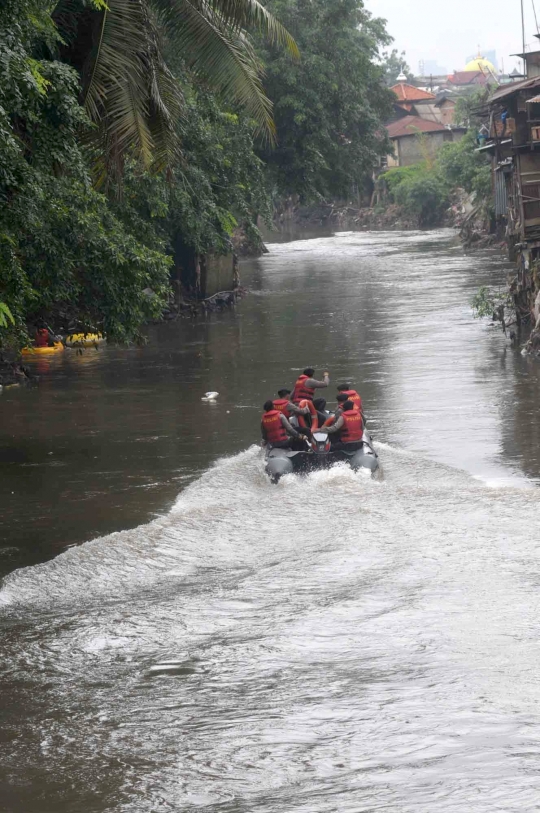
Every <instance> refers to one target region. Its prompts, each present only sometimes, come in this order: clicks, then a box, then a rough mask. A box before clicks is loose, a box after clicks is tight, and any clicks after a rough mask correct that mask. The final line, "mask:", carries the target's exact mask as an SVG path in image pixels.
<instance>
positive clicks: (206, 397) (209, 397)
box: [201, 392, 219, 401]
mask: <svg viewBox="0 0 540 813" xmlns="http://www.w3.org/2000/svg"><path fill="white" fill-rule="evenodd" d="M218 395H219V392H205V394H204V395H203V397H202V398H201V401H215V400H216V398H217V397H218Z"/></svg>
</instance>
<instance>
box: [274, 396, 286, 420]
mask: <svg viewBox="0 0 540 813" xmlns="http://www.w3.org/2000/svg"><path fill="white" fill-rule="evenodd" d="M272 403H273V404H274V409H277V410H278V412H283V414H284V415H285V417H286V418H289V417H290V415H289V410H288V409H287V404H288V403H289V399H288V398H276V400H275V401H272Z"/></svg>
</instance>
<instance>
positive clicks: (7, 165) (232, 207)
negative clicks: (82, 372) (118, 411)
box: [0, 0, 267, 347]
mask: <svg viewBox="0 0 540 813" xmlns="http://www.w3.org/2000/svg"><path fill="white" fill-rule="evenodd" d="M0 25H1V27H2V30H3V37H2V40H1V42H0V197H1V200H2V204H3V205H2V210H1V213H0V299H1V300H2V301H4V302H5V303H6V305H7V306H8V307H9V308H10V310H11V312H12V313H13V316H14V319H15V325H14V326H11V325H6V326H4V329H3V331H2V337H1V338H0V341H1V342H2V344H3V346H4V347H5V346H8V345H9V344H12V345H13V346H17V345H18V346H20V345H21V344H23V343H25V342H26V341H28V335H27V329H30V332H31V331H32V326H33V325H34V324H35V323H36V321H37V320H38V319H39V318H45V320H46V321H47V323H48V324H50V325H52V326H53V327H54V329H55V330H68V329H72V328H76V329H91V330H96V329H97V330H102V331H104V332H105V333H107V335H108V337H109V338H111V339H113V340H114V339H116V340H121V341H125V340H131V339H137V338H138V337H139V336H140V328H141V326H142V325H143V324H144V323H145V322H146V321H148V320H149V319H153V318H158V317H159V316H160V314H161V312H162V310H163V307H164V306H165V305H166V303H167V301H168V298H169V296H170V290H171V289H170V271H171V267H172V265H173V259H172V257H173V256H177V255H178V251H177V248H178V244H179V243H181V246H182V248H183V249H184V251H185V250H191V251H192V252H199V253H202V252H205V251H217V252H220V251H222V252H224V251H226V250H228V249H230V235H231V232H232V229H233V227H234V226H235V224H236V223H237V222H242V221H243V220H246V221H247V222H248V223H249V224H251V223H252V222H253V219H254V217H255V216H256V214H257V213H259V212H262V213H263V214H264V213H265V211H266V206H267V204H266V198H265V195H264V183H263V179H262V170H261V164H260V160H259V159H258V158H257V157H256V156H255V154H254V152H253V142H252V126H251V123H250V122H249V121H247V120H246V119H245V118H242V117H241V116H240V115H238V114H236V113H235V114H232V113H228V112H224V110H223V109H222V107H221V106H220V104H219V103H218V102H217V100H216V99H215V97H213V96H212V95H211V94H210V93H209V92H208V91H206V90H197V89H196V87H195V85H194V84H193V82H192V81H191V80H190V79H189V77H188V75H187V74H186V72H185V70H183V69H180V67H179V68H178V71H177V73H178V77H177V79H176V80H175V81H178V86H179V88H180V89H181V92H182V99H183V106H184V115H183V116H182V118H181V119H180V120H179V121H178V122H177V127H178V135H179V139H180V140H181V143H182V152H181V153H177V155H176V158H175V162H174V164H173V165H171V166H170V167H169V171H168V172H167V173H164V172H161V173H150V172H148V171H145V170H144V168H143V167H142V166H141V164H140V162H139V161H138V160H137V155H136V154H133V157H132V158H129V156H126V157H125V158H124V160H123V168H124V172H123V174H124V178H123V179H122V182H121V184H120V185H119V187H118V189H116V188H115V187H114V184H112V183H111V182H110V183H109V187H108V191H109V193H110V194H109V197H105V196H104V195H103V194H101V193H100V192H98V191H96V190H95V188H94V186H93V184H92V177H91V166H92V163H93V158H94V155H95V152H90V148H89V147H88V146H87V145H88V139H87V136H88V135H89V134H90V133H91V132H92V130H91V125H90V122H89V121H88V118H87V115H86V113H85V111H84V108H83V107H82V106H81V104H80V96H79V94H80V84H79V77H78V74H77V72H76V71H75V70H74V69H73V68H72V67H70V66H69V65H66V64H65V63H64V62H62V61H61V60H60V59H55V58H54V55H55V29H54V26H53V25H52V23H51V19H50V17H49V15H48V4H47V3H46V2H45V1H44V0H26V2H23V3H21V2H19V0H12V3H11V4H10V5H8V6H6V5H5V6H3V7H2V10H1V11H0ZM180 259H181V258H180Z"/></svg>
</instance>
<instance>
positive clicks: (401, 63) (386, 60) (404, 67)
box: [381, 48, 414, 87]
mask: <svg viewBox="0 0 540 813" xmlns="http://www.w3.org/2000/svg"><path fill="white" fill-rule="evenodd" d="M381 64H382V68H383V71H384V78H385V80H386V84H387V85H388V87H392V85H395V84H396V81H397V78H398V76H400V74H402V73H403V74H405V76H406V77H407V81H408V82H411V81H412V80H413V79H414V74H413V72H412V71H411V69H410V68H409V66H408V64H407V58H406V56H405V51H401V53H400V52H399V51H398V50H397V48H392V50H391V51H388V50H386V51H383V53H382V60H381Z"/></svg>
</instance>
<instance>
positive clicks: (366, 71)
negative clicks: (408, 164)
mask: <svg viewBox="0 0 540 813" xmlns="http://www.w3.org/2000/svg"><path fill="white" fill-rule="evenodd" d="M269 8H270V9H271V11H272V12H273V13H274V14H275V15H276V16H277V17H279V19H281V20H282V22H283V23H284V25H286V27H287V29H288V30H290V31H291V33H292V34H293V35H294V37H295V39H296V41H297V42H298V45H299V48H300V51H301V54H302V59H301V60H300V61H299V62H297V63H294V62H292V61H291V59H290V58H289V57H288V55H287V54H284V53H283V52H279V51H277V49H275V48H272V47H270V48H268V47H266V46H265V45H264V44H263V43H261V44H260V54H261V58H262V60H263V62H264V64H265V65H266V77H265V80H264V87H265V90H266V92H267V94H268V96H269V98H270V99H271V100H272V101H273V103H274V120H275V122H276V128H277V148H276V149H275V150H270V149H263V150H262V151H261V155H262V157H263V159H264V160H265V162H266V163H267V164H268V175H269V183H270V185H271V187H272V189H273V190H274V193H275V194H276V195H289V194H298V195H299V196H300V197H301V199H302V200H305V201H309V200H314V199H317V198H320V197H327V196H348V195H349V194H350V192H351V187H352V186H353V185H355V184H362V183H363V182H364V179H365V177H366V174H367V173H370V172H371V169H372V167H373V165H374V164H375V163H376V160H377V157H378V156H379V155H381V154H384V153H386V152H388V142H387V140H386V135H385V134H384V133H385V131H384V128H383V126H382V122H383V121H384V119H385V118H386V117H387V116H388V115H389V113H390V111H391V105H392V100H393V95H392V93H391V92H390V91H389V90H388V89H387V88H386V86H385V78H384V71H383V68H382V67H381V66H380V65H378V64H376V63H377V59H378V54H379V47H380V46H381V45H384V44H386V43H388V42H389V37H388V35H387V34H386V31H385V28H384V23H383V21H382V20H379V19H375V18H373V17H371V16H370V14H369V13H368V12H367V11H366V10H365V8H364V6H363V3H362V0H270V3H269Z"/></svg>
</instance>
